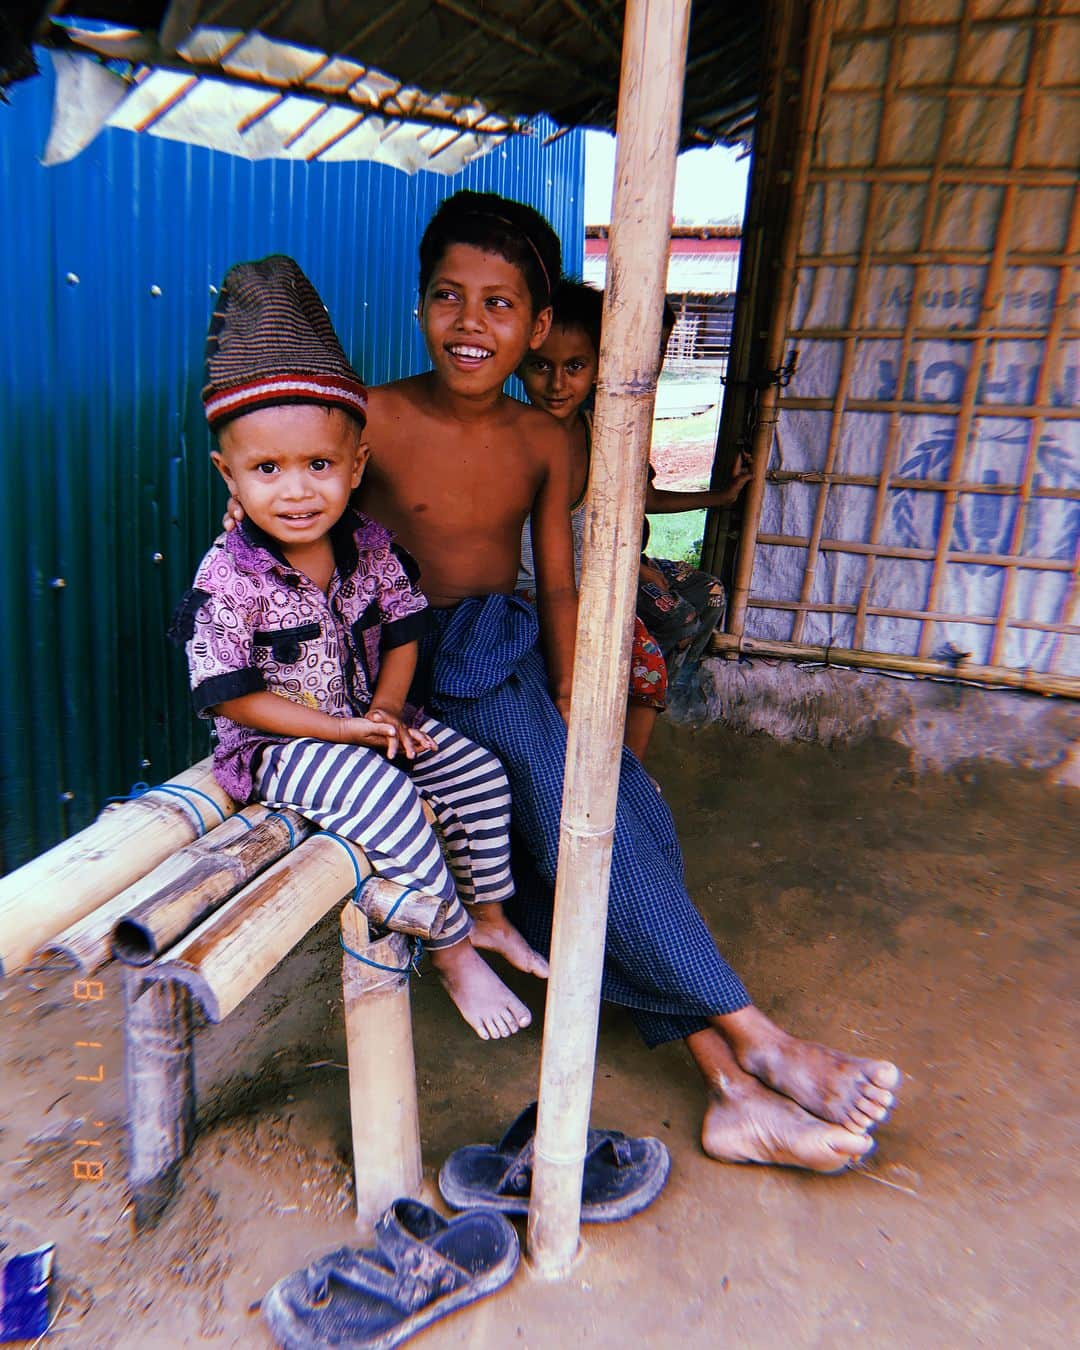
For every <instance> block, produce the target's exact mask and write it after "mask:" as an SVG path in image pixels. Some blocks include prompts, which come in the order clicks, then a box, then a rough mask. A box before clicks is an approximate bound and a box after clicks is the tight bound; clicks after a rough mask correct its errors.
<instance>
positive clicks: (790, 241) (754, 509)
mask: <svg viewBox="0 0 1080 1350" xmlns="http://www.w3.org/2000/svg"><path fill="white" fill-rule="evenodd" d="M811 9H812V12H811V16H810V31H809V34H808V36H807V40H806V50H807V57H806V66H805V78H804V81H803V92H802V102H801V106H800V109H799V122H798V125H799V134H798V142H797V145H796V151H795V169H794V173H793V177H792V184H791V196H790V198H789V201H788V207H787V216H786V218H785V220H784V232H783V241H782V243H781V247H780V261H779V265H778V268H777V276H776V282H775V289H774V291H773V304H772V310H771V314H770V320H769V329H768V333H769V335H768V338H767V340H766V343H765V351H764V354H763V363H764V366H765V369H766V371H769V372H772V371H776V370H779V368H780V366H781V365H782V363H783V359H784V343H785V341H786V338H787V321H788V315H789V313H790V310H791V301H792V298H793V296H794V293H795V278H796V273H795V259H796V256H797V254H798V249H799V236H800V234H801V231H802V216H803V203H804V201H805V200H806V189H807V186H808V184H809V181H810V161H811V157H812V154H813V148H814V137H815V135H816V132H817V124H818V118H819V116H820V113H821V103H822V98H823V95H824V89H825V76H826V72H827V70H828V64H829V60H828V57H829V34H830V31H831V29H832V25H833V23H834V21H835V16H836V0H823V3H821V4H818V5H814V6H812V7H811ZM779 412H780V385H779V383H778V382H777V381H775V380H772V381H771V382H770V383H769V384H768V385H766V387H765V388H764V389H762V391H761V394H760V396H759V398H758V407H757V422H756V425H755V427H754V438H753V442H752V445H751V450H750V466H751V469H752V471H753V475H754V476H753V478H751V480H750V483H749V486H748V488H747V492H746V506H745V508H744V510H743V517H742V524H741V526H740V539H739V553H738V558H737V559H736V563H735V584H734V586H733V587H732V592H731V608H730V612H729V614H730V616H729V619H728V631H729V632H731V633H734V634H735V635H737V636H738V635H741V634H742V633H743V631H744V629H745V627H746V605H747V601H748V599H749V598H750V581H751V577H752V576H753V571H754V554H755V550H756V543H757V530H758V525H759V523H760V521H761V508H762V506H763V504H764V501H765V474H766V471H767V470H768V467H769V455H770V452H771V450H772V441H773V433H774V432H775V430H776V422H777V418H778V417H779Z"/></svg>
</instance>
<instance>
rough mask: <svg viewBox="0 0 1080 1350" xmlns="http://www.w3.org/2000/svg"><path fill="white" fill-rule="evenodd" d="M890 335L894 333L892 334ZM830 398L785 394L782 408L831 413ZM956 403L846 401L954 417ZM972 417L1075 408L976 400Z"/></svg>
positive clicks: (1064, 417) (1069, 413) (856, 408)
mask: <svg viewBox="0 0 1080 1350" xmlns="http://www.w3.org/2000/svg"><path fill="white" fill-rule="evenodd" d="M893 336H894V337H896V336H897V334H893ZM1040 336H1041V335H1040V334H1039V333H1038V332H1032V333H1031V334H1029V337H1030V339H1031V340H1032V341H1037V340H1038V339H1039V337H1040ZM832 406H833V405H832V399H831V398H817V397H813V398H811V397H809V396H807V397H804V396H803V395H801V394H785V395H784V407H785V408H794V409H796V410H798V411H802V412H831V411H832ZM962 406H963V405H962V404H960V403H944V402H942V403H928V402H925V401H920V400H919V399H917V398H853V399H851V400H850V401H849V402H848V406H847V410H848V412H869V413H881V412H901V413H918V415H919V416H920V417H926V416H934V417H956V416H958V415H959V413H960V410H961V407H962ZM974 412H975V416H976V417H1042V418H1045V419H1046V421H1048V422H1075V421H1076V409H1075V408H1073V407H1071V406H1070V407H1062V406H1060V405H1058V404H1053V405H1049V404H1045V403H976V404H975V407H974Z"/></svg>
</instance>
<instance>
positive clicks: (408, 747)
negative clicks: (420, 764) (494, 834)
mask: <svg viewBox="0 0 1080 1350" xmlns="http://www.w3.org/2000/svg"><path fill="white" fill-rule="evenodd" d="M368 718H369V719H370V720H371V721H372V722H377V723H379V724H380V725H382V726H388V727H392V728H393V730H394V736H395V739H396V741H397V743H398V745H400V747H401V749H402V751H403V752H404V754H405V758H406V759H415V758H416V756H417V755H418V754H419V753H420V751H421V750H434V749H436V745H435V742H434V741H433V740H432V739H431V737H430V736H429V735H428V734H427V732H426V731H418V730H417V729H416V728H415V727H410V726H408V725H407V724H406V723H405V722H403V721H402V720H401V718H400V717H399V716H398V715H397V714H396V713H392V712H389V711H388V710H387V709H385V708H369V709H368Z"/></svg>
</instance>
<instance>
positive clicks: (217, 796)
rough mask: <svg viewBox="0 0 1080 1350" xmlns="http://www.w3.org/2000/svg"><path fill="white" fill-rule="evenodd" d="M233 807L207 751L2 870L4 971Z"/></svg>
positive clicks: (0, 958) (0, 970)
mask: <svg viewBox="0 0 1080 1350" xmlns="http://www.w3.org/2000/svg"><path fill="white" fill-rule="evenodd" d="M236 809H237V806H236V803H235V802H234V801H233V800H232V799H231V798H230V797H227V796H226V795H225V793H224V792H223V791H222V790H221V788H220V787H219V786H218V784H217V782H216V780H215V778H214V775H213V773H212V771H211V764H210V760H209V759H204V760H201V761H200V762H199V763H198V764H194V765H192V767H191V768H190V769H185V770H184V772H183V773H180V774H177V775H176V777H175V778H170V779H169V781H168V782H167V783H164V784H162V785H161V786H160V787H158V788H155V789H152V790H151V791H149V792H147V793H146V794H145V795H143V796H141V797H136V798H135V799H134V800H132V801H129V802H123V803H120V804H118V805H116V806H112V807H109V808H107V809H106V810H105V811H103V812H102V813H101V815H100V816H99V817H98V818H97V820H96V821H94V823H93V824H92V825H88V826H87V828H86V829H85V830H80V831H79V833H78V834H76V835H73V836H72V837H71V838H70V839H67V840H65V841H64V843H62V844H57V845H56V847H55V848H51V849H49V851H48V852H47V853H43V854H42V855H41V856H40V857H38V858H34V859H33V861H32V862H28V863H27V864H26V866H25V867H20V868H19V869H18V870H17V871H15V872H12V873H10V875H8V876H6V877H4V878H3V880H0V975H12V974H14V973H15V971H17V970H19V969H20V968H21V967H22V966H24V965H25V964H26V963H27V961H29V960H30V958H31V957H32V956H33V955H34V953H35V952H37V951H39V950H40V949H41V948H42V947H43V946H44V945H45V943H47V942H48V940H49V939H50V938H51V937H55V935H56V934H57V933H60V932H63V930H64V929H65V928H68V927H69V926H70V925H71V924H73V923H75V922H76V921H77V920H79V919H81V918H83V917H84V916H85V915H87V914H90V913H92V912H93V911H94V910H95V909H97V908H98V906H99V905H102V904H104V903H105V901H106V900H111V899H112V897H113V896H114V895H116V894H117V893H118V892H119V891H122V890H123V889H124V888H125V887H126V886H130V885H131V883H132V882H133V881H136V880H138V878H139V877H141V876H145V875H146V873H147V872H149V871H150V870H151V868H153V867H156V866H157V865H158V863H159V862H162V861H163V860H164V859H165V858H167V857H169V855H170V854H171V853H173V852H175V851H176V849H178V848H182V847H183V846H184V845H185V844H188V843H190V842H191V841H192V840H193V839H196V838H198V837H199V836H200V835H202V834H205V833H206V831H207V830H211V829H213V828H214V826H215V825H218V824H220V823H221V821H222V820H223V819H224V818H225V817H226V816H230V815H232V814H233V813H234V812H235V811H236Z"/></svg>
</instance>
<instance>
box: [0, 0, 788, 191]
mask: <svg viewBox="0 0 1080 1350" xmlns="http://www.w3.org/2000/svg"><path fill="white" fill-rule="evenodd" d="M762 13H763V7H762V6H744V5H740V4H735V3H734V2H733V0H698V4H697V5H696V6H695V9H694V14H693V21H692V26H691V34H690V48H689V63H688V66H687V74H686V99H685V105H684V115H683V136H682V139H683V144H684V146H692V145H707V144H711V143H713V142H716V141H722V140H729V141H730V140H735V139H738V138H739V137H740V135H742V134H744V133H745V132H746V131H747V129H748V128H749V126H750V123H751V121H752V117H753V109H754V103H755V99H756V95H757V85H758V63H759V59H760V46H761V21H762ZM622 15H623V6H622V4H620V3H618V0H526V2H525V3H521V2H520V0H381V2H380V3H379V4H370V3H369V4H355V3H354V4H348V3H345V4H340V3H338V4H335V3H333V0H301V2H300V3H295V4H281V3H276V4H271V3H268V0H224V3H218V4H213V3H207V2H206V0H175V3H173V4H171V5H169V4H162V3H156V4H155V3H138V0H135V2H134V3H133V2H131V0H127V2H126V3H125V0H104V2H103V3H93V2H92V0H87V3H78V0H76V2H75V3H60V4H52V5H42V4H41V3H37V4H24V5H22V6H19V5H16V6H8V7H6V9H5V20H4V23H5V27H4V28H3V29H0V88H2V87H3V85H4V84H5V83H10V82H12V81H13V80H15V79H19V78H24V77H25V76H26V74H27V73H28V72H29V70H30V69H32V64H31V62H32V58H30V59H29V60H28V55H29V51H28V48H29V44H30V43H31V42H36V43H40V44H43V45H45V46H48V47H51V48H53V49H59V50H62V51H67V52H69V53H78V55H79V60H80V61H82V62H86V61H92V62H94V63H96V64H97V65H98V66H101V67H102V68H103V69H107V70H108V77H107V78H108V81H112V82H114V83H115V82H118V81H124V80H126V81H127V84H126V85H125V86H123V88H121V85H120V84H115V97H114V98H112V104H113V109H115V107H116V106H117V105H118V104H119V103H120V102H121V101H122V99H121V95H122V94H125V95H126V94H127V93H130V92H131V91H133V90H134V89H135V88H136V86H138V85H140V84H142V83H143V82H145V80H146V78H147V75H148V74H149V73H151V72H156V73H158V74H159V76H160V75H161V74H162V73H163V74H164V76H165V79H164V80H162V79H160V78H159V81H158V85H157V86H156V90H157V92H155V93H154V94H153V95H152V94H151V91H150V90H143V91H142V95H141V102H140V104H139V107H138V109H137V110H136V112H135V113H133V114H132V116H131V117H130V118H129V119H128V121H127V122H125V121H124V120H123V119H122V118H121V119H120V120H119V121H117V120H115V119H114V120H110V121H109V122H108V124H109V125H130V126H131V127H132V129H143V128H142V125H141V123H147V122H154V123H156V122H157V121H158V118H159V116H160V115H161V114H167V115H168V117H170V118H173V113H172V108H171V103H170V99H171V100H172V101H174V102H178V101H183V100H186V99H188V97H189V87H190V82H191V81H192V76H193V75H194V76H197V77H199V79H200V80H203V81H205V82H206V86H207V87H206V88H204V89H203V90H202V91H201V93H200V94H199V97H198V99H197V100H196V102H197V104H198V115H197V116H196V115H190V116H189V117H188V118H187V123H188V125H189V127H190V129H192V130H196V131H197V130H198V129H199V128H200V127H201V128H202V129H203V130H204V131H205V128H206V126H207V125H208V123H207V116H208V113H209V112H210V111H218V110H220V111H221V115H222V117H223V118H231V123H230V124H229V125H228V126H227V127H226V128H225V134H226V137H227V139H229V138H231V139H232V140H233V141H235V140H236V137H237V135H238V134H241V133H243V134H245V135H246V132H247V122H248V121H250V120H251V116H250V113H249V112H245V111H243V108H244V107H246V106H249V105H243V104H242V103H241V104H238V103H237V101H236V99H235V98H233V99H232V102H231V103H230V101H229V96H228V95H227V94H226V93H225V92H224V91H226V90H230V91H233V92H235V91H236V90H237V89H239V90H240V91H241V93H242V94H246V95H250V96H251V97H260V96H261V98H262V99H263V101H264V102H265V101H266V99H267V97H268V96H270V97H273V98H275V99H277V100H278V104H280V103H281V102H282V101H283V100H289V99H291V100H293V101H294V102H295V104H296V107H295V109H294V112H295V124H294V122H290V121H289V118H288V117H285V118H284V121H285V122H286V123H288V125H287V126H286V127H285V129H284V131H282V132H281V134H280V136H279V137H278V142H279V143H278V145H277V146H276V147H274V146H271V145H270V143H269V141H268V142H267V145H266V147H264V148H257V149H256V150H255V151H254V154H255V155H260V154H280V153H285V152H286V151H288V150H289V149H290V148H291V147H292V145H293V144H294V142H295V141H296V138H297V133H298V132H299V131H300V130H301V129H302V119H303V118H304V117H307V118H309V119H310V116H311V114H310V108H311V106H312V105H313V104H318V105H321V106H323V107H325V108H327V109H329V110H334V111H336V112H337V113H338V115H339V119H338V120H339V121H341V120H342V119H344V118H345V117H346V116H347V115H348V116H351V117H354V118H358V119H360V120H366V119H372V120H373V122H374V123H375V126H374V129H372V128H370V127H365V128H364V129H363V134H361V133H360V132H358V131H357V127H358V126H359V121H357V122H356V124H355V125H354V126H353V127H351V128H350V130H349V134H350V135H353V133H354V132H355V133H356V134H355V135H353V141H354V142H355V148H357V151H358V152H357V153H355V154H345V153H343V152H342V147H341V139H342V138H341V137H338V138H336V139H335V140H334V146H335V148H336V151H337V155H336V157H342V158H344V157H352V158H360V157H369V156H368V155H367V154H366V153H364V152H363V150H362V148H360V147H361V145H362V143H363V142H364V141H365V140H366V141H367V142H370V141H371V139H372V131H373V130H374V134H375V135H377V136H380V137H385V135H386V132H387V128H388V127H389V128H390V129H391V134H396V133H395V131H394V129H395V128H396V127H398V126H400V125H413V126H419V127H427V128H432V127H435V128H440V127H441V128H450V129H452V130H453V131H454V133H455V143H454V154H453V155H451V156H450V158H451V160H456V159H460V160H461V161H462V162H464V160H466V159H468V158H470V157H472V155H473V154H476V153H480V152H481V151H482V149H483V148H487V145H488V144H490V143H492V142H493V141H494V140H496V139H501V138H502V137H503V136H505V135H506V134H507V133H508V132H512V131H514V130H517V129H520V127H521V125H522V121H523V119H528V118H530V117H533V116H535V115H537V114H540V113H546V114H547V115H548V116H549V117H551V118H552V119H554V121H555V122H556V123H558V124H559V125H560V126H563V127H597V128H604V129H611V128H613V127H614V123H615V111H616V101H617V94H618V81H619V51H620V45H621V41H622ZM79 20H90V21H97V22H96V23H95V22H89V23H86V22H84V23H80V22H79ZM264 39H270V41H264ZM238 53H240V55H238ZM105 62H111V64H110V65H109V66H108V67H105ZM95 79H96V80H97V77H95ZM105 79H106V77H104V76H102V77H101V80H105ZM101 80H97V84H101ZM170 80H171V81H172V83H171V84H170V83H169V81H170ZM178 80H186V81H188V82H189V85H185V86H184V87H183V88H182V89H181V86H180V85H179V84H178V83H177V81H178ZM95 87H96V86H95ZM214 90H216V91H218V92H217V93H216V94H215V93H214ZM173 91H179V92H178V93H176V92H173ZM102 97H103V100H104V103H109V101H110V96H109V95H108V94H105V95H103V96H102ZM153 98H158V99H159V102H158V104H157V105H154V104H153ZM214 99H216V101H217V105H218V109H215V110H211V109H210V104H211V103H212V102H213V101H214ZM148 100H149V102H150V105H151V106H150V107H149V108H147V106H146V105H147V102H148ZM226 108H227V109H228V111H227V112H226V111H225V110H226ZM238 109H239V111H238ZM84 115H85V114H84ZM278 117H279V120H281V117H280V110H279V112H278ZM173 120H174V122H175V123H176V125H174V126H173V127H172V128H171V129H170V128H162V127H158V126H155V130H158V131H159V133H160V134H165V135H170V134H171V135H179V136H180V138H181V139H189V138H190V137H189V136H188V135H187V134H186V130H185V127H184V122H183V119H175V118H173ZM178 127H179V129H177V128H178ZM322 129H323V130H325V129H326V128H325V126H324V127H323V128H322ZM463 132H464V133H465V134H466V136H467V137H468V142H467V144H465V145H464V146H463V145H462V144H459V143H458V142H460V138H461V134H462V133H463ZM423 135H426V136H427V138H428V142H429V148H430V143H431V135H432V133H431V132H430V131H427V132H424V133H423ZM204 143H214V142H213V141H212V140H207V139H206V138H205V137H204ZM449 143H450V142H448V141H447V142H445V144H444V145H443V148H442V149H440V150H439V153H440V154H442V153H444V152H445V147H446V145H448V144H449ZM79 148H81V147H79ZM221 148H226V149H232V150H233V151H234V152H235V153H251V150H250V142H245V148H244V149H239V150H238V149H237V148H236V145H234V144H224V145H222V147H221ZM347 148H348V147H347ZM437 148H438V147H437ZM72 153H74V151H73V152H72ZM319 153H321V152H320V151H319V149H318V148H317V147H316V150H315V153H314V154H311V153H308V147H307V146H305V147H303V148H302V150H301V153H299V154H296V155H295V157H298V158H312V157H316V155H318V154H319ZM59 157H63V156H59ZM404 167H416V164H413V163H409V164H406V165H404ZM432 167H436V166H434V165H433V166H432ZM438 167H446V165H443V166H438Z"/></svg>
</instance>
